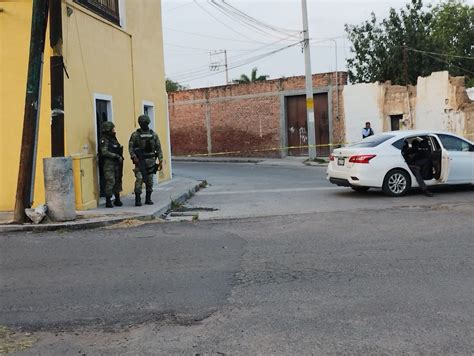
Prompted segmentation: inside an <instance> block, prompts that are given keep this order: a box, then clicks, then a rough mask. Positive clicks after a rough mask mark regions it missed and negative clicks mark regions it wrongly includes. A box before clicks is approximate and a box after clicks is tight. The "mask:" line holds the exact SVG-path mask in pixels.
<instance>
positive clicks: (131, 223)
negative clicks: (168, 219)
mask: <svg viewBox="0 0 474 356" xmlns="http://www.w3.org/2000/svg"><path fill="white" fill-rule="evenodd" d="M162 222H164V220H162V219H154V220H150V221H143V220H138V219H127V220H123V221H121V222H119V223H116V224H113V225H109V226H106V227H105V228H106V229H129V228H132V227H137V226H141V225H145V224H156V223H162Z"/></svg>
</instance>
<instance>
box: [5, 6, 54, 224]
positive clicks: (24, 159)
mask: <svg viewBox="0 0 474 356" xmlns="http://www.w3.org/2000/svg"><path fill="white" fill-rule="evenodd" d="M47 23H48V0H33V12H32V16H31V37H30V53H29V60H28V77H27V81H26V96H25V112H24V116H23V134H22V139H21V151H20V165H19V169H18V181H17V186H16V200H15V211H14V216H13V220H14V221H15V222H16V223H24V222H25V221H26V216H25V208H30V207H31V203H32V200H33V192H34V190H33V187H34V180H35V179H34V177H35V169H36V162H35V161H36V150H37V145H38V128H39V127H38V126H39V123H38V118H39V112H40V95H41V79H42V69H43V56H44V43H45V37H46V26H47Z"/></svg>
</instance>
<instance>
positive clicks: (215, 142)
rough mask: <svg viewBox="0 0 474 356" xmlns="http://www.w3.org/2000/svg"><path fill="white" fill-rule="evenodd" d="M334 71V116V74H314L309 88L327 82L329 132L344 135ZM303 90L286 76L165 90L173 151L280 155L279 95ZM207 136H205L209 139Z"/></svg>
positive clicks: (296, 80)
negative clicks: (176, 90)
mask: <svg viewBox="0 0 474 356" xmlns="http://www.w3.org/2000/svg"><path fill="white" fill-rule="evenodd" d="M346 81H347V76H346V73H343V72H339V74H338V83H339V94H340V95H339V118H337V117H336V116H337V108H336V103H337V99H336V98H337V93H336V90H335V84H336V74H335V73H323V74H314V75H313V88H315V89H318V88H320V89H323V90H324V88H329V87H330V86H332V89H333V97H332V103H333V106H332V115H333V129H334V133H333V137H334V140H335V142H339V141H338V140H340V139H341V138H343V137H344V132H343V130H344V120H343V109H342V105H343V103H342V95H341V92H342V85H343V84H345V83H346ZM304 90H305V78H304V77H302V76H300V77H290V78H280V79H275V80H268V81H265V82H260V83H252V84H233V85H225V86H218V87H212V88H201V89H192V90H184V91H179V92H174V93H169V114H170V135H171V148H172V152H173V155H192V154H206V153H208V151H211V152H212V153H214V154H215V153H225V155H236V156H263V157H280V155H281V151H279V150H271V149H272V148H279V147H280V146H281V139H282V135H284V134H285V133H286V127H283V128H282V127H281V124H280V118H281V115H284V114H285V110H286V108H284V107H281V104H280V103H281V97H282V96H283V95H292V94H294V93H297V92H301V93H303V92H304ZM208 138H209V139H208Z"/></svg>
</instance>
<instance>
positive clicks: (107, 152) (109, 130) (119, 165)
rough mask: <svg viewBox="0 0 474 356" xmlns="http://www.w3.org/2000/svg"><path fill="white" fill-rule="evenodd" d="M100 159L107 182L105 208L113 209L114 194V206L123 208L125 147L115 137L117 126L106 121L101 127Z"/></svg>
mask: <svg viewBox="0 0 474 356" xmlns="http://www.w3.org/2000/svg"><path fill="white" fill-rule="evenodd" d="M99 146H100V147H99V148H100V158H101V162H102V171H103V174H104V180H105V187H104V190H105V199H106V200H105V201H106V203H105V206H106V207H107V208H113V207H114V206H113V205H112V194H114V195H115V200H114V204H115V205H116V206H122V205H123V204H122V202H121V201H120V192H121V191H122V171H123V146H122V145H120V143H119V142H118V141H117V137H116V136H115V125H114V124H113V123H112V122H110V121H106V122H104V123H103V124H102V125H101V137H100V145H99Z"/></svg>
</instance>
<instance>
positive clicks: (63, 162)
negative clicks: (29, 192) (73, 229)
mask: <svg viewBox="0 0 474 356" xmlns="http://www.w3.org/2000/svg"><path fill="white" fill-rule="evenodd" d="M43 169H44V187H45V193H46V205H47V206H48V216H49V217H50V218H51V220H53V221H69V220H74V219H76V206H75V194H74V178H73V174H72V159H71V157H53V158H44V159H43Z"/></svg>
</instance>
